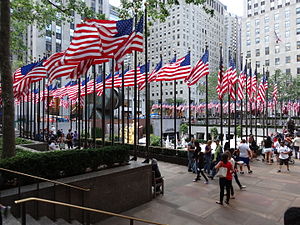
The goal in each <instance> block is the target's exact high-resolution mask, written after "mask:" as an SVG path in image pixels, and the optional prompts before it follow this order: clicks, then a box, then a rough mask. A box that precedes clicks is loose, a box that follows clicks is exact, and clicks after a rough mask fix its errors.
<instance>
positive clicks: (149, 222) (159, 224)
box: [15, 197, 167, 225]
mask: <svg viewBox="0 0 300 225" xmlns="http://www.w3.org/2000/svg"><path fill="white" fill-rule="evenodd" d="M30 201H38V202H45V203H50V204H55V205H61V206H66V207H70V208H76V209H81V210H85V211H90V212H96V213H101V214H105V215H109V216H116V217H119V218H123V219H127V220H135V221H139V222H142V223H148V224H155V225H167V224H162V223H156V222H153V221H149V220H144V219H139V218H136V217H131V216H124V215H121V214H117V213H112V212H107V211H103V210H99V209H92V208H88V207H82V206H78V205H72V204H68V203H64V202H57V201H52V200H48V199H43V198H34V197H32V198H24V199H20V200H16V201H15V203H16V204H21V203H25V202H30Z"/></svg>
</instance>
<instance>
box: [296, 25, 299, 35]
mask: <svg viewBox="0 0 300 225" xmlns="http://www.w3.org/2000/svg"><path fill="white" fill-rule="evenodd" d="M296 34H297V35H298V34H300V27H297V29H296Z"/></svg>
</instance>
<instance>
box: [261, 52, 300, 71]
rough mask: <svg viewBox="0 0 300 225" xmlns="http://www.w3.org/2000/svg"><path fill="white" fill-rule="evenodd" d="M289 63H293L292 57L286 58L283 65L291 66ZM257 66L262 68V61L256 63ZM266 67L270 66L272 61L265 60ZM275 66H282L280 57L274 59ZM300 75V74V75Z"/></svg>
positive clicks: (299, 59)
mask: <svg viewBox="0 0 300 225" xmlns="http://www.w3.org/2000/svg"><path fill="white" fill-rule="evenodd" d="M297 60H298V61H297V62H300V55H298V56H297ZM289 63H291V57H290V56H287V57H286V58H285V63H283V64H284V65H286V64H289ZM255 65H256V66H257V68H260V66H261V65H260V61H256V62H255ZM264 65H265V66H270V59H266V60H265V64H264ZM274 65H276V66H279V65H280V58H279V57H276V58H275V59H274ZM298 74H299V73H298Z"/></svg>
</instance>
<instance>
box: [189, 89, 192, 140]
mask: <svg viewBox="0 0 300 225" xmlns="http://www.w3.org/2000/svg"><path fill="white" fill-rule="evenodd" d="M188 94H189V139H190V140H191V138H192V119H191V116H192V113H191V104H192V100H191V87H190V86H188Z"/></svg>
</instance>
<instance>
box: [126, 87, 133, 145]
mask: <svg viewBox="0 0 300 225" xmlns="http://www.w3.org/2000/svg"><path fill="white" fill-rule="evenodd" d="M129 94H130V88H129V87H127V144H129V143H130V142H129V104H130V101H129ZM132 107H133V106H131V108H132Z"/></svg>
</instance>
